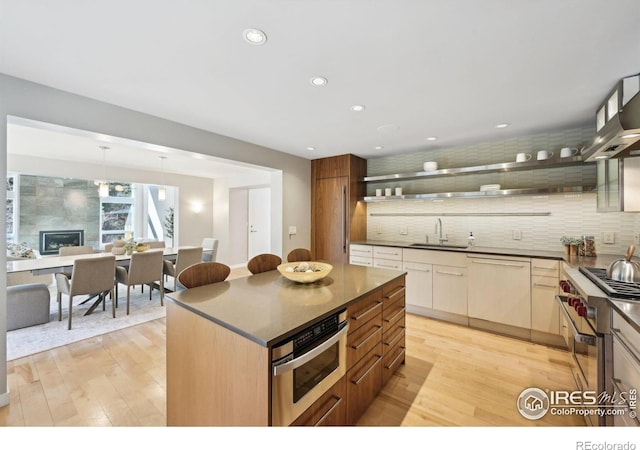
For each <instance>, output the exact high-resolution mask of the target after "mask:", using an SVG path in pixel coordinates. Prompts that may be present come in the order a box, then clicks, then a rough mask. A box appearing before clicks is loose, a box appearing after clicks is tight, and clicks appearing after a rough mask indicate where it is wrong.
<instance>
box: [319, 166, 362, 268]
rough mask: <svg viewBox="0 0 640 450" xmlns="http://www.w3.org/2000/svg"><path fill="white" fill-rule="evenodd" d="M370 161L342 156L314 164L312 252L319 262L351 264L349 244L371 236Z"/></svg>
mask: <svg viewBox="0 0 640 450" xmlns="http://www.w3.org/2000/svg"><path fill="white" fill-rule="evenodd" d="M366 174H367V161H366V160H365V159H362V158H359V157H357V156H355V155H351V154H348V155H341V156H333V157H330V158H321V159H314V160H312V161H311V180H312V185H311V253H312V254H313V257H314V259H316V260H325V261H334V262H341V263H345V264H348V263H349V242H350V241H364V240H366V237H367V206H366V203H364V202H358V198H360V197H364V195H365V189H366V187H365V184H364V181H363V180H364V177H365V176H366Z"/></svg>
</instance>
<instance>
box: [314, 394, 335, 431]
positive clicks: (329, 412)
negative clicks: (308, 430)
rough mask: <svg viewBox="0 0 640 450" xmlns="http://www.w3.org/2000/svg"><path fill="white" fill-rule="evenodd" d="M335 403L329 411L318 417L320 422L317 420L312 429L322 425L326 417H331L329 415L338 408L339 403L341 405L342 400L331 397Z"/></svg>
mask: <svg viewBox="0 0 640 450" xmlns="http://www.w3.org/2000/svg"><path fill="white" fill-rule="evenodd" d="M333 398H334V400H335V403H334V404H333V406H332V407H331V408H329V411H327V412H326V413H324V414H323V415H322V417H320V420H318V421H317V422H316V424H315V425H314V427H317V426H320V425H322V423H323V422H324V421H325V420H327V417H329V416H330V415H331V413H332V412H333V410H334V409H336V408H337V407H338V405H339V404H340V403H342V398H340V397H336V396H335V395H334V396H333Z"/></svg>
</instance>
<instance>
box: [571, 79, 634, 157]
mask: <svg viewBox="0 0 640 450" xmlns="http://www.w3.org/2000/svg"><path fill="white" fill-rule="evenodd" d="M639 92H640V74H637V75H632V76H629V77H626V78H623V79H621V80H620V81H619V82H618V83H617V84H616V87H615V88H614V89H613V90H612V91H611V92H610V93H609V95H608V96H607V97H606V99H605V100H604V102H603V103H602V104H601V105H600V108H598V111H597V113H596V136H595V137H594V139H593V141H592V142H591V143H590V144H589V145H587V147H585V148H584V149H583V150H582V151H581V155H582V159H583V160H584V161H596V160H598V159H607V158H625V157H628V156H640V94H639Z"/></svg>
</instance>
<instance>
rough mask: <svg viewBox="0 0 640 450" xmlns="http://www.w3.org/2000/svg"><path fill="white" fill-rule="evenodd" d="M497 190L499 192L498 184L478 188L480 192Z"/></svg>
mask: <svg viewBox="0 0 640 450" xmlns="http://www.w3.org/2000/svg"><path fill="white" fill-rule="evenodd" d="M499 190H500V185H499V184H483V185H482V186H480V192H484V191H499Z"/></svg>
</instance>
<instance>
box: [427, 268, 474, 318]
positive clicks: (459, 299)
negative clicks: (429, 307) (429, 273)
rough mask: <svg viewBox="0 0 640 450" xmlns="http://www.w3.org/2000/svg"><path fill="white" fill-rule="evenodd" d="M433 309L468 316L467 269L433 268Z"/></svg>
mask: <svg viewBox="0 0 640 450" xmlns="http://www.w3.org/2000/svg"><path fill="white" fill-rule="evenodd" d="M433 309H436V310H438V311H444V312H449V313H453V314H460V315H463V316H466V315H467V269H466V267H456V266H439V265H434V266H433Z"/></svg>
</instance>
